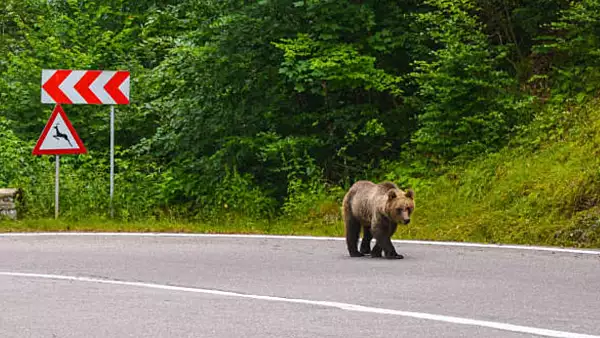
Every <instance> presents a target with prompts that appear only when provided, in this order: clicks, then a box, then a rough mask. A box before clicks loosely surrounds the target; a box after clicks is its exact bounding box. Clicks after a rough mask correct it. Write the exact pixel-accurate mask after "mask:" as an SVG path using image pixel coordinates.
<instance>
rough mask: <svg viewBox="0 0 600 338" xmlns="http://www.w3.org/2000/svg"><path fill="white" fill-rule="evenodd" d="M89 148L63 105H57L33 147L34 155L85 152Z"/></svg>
mask: <svg viewBox="0 0 600 338" xmlns="http://www.w3.org/2000/svg"><path fill="white" fill-rule="evenodd" d="M85 153H87V149H85V146H84V145H83V142H81V139H80V138H79V135H77V132H76V131H75V128H73V125H72V124H71V121H69V119H68V118H67V115H66V114H65V111H64V110H63V109H62V107H61V105H59V104H58V105H56V107H55V108H54V111H53V112H52V115H51V116H50V119H49V120H48V123H47V124H46V127H45V128H44V131H42V135H41V136H40V138H39V139H38V141H37V144H36V145H35V148H33V155H73V154H85Z"/></svg>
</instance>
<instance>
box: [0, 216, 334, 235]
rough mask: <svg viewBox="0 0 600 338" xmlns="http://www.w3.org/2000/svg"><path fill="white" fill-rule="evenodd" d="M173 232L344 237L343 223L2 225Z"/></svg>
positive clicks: (6, 225)
mask: <svg viewBox="0 0 600 338" xmlns="http://www.w3.org/2000/svg"><path fill="white" fill-rule="evenodd" d="M64 231H77V232H95V231H99V232H172V233H223V234H232V233H236V234H273V235H313V236H343V233H344V232H343V224H342V223H325V222H291V221H276V222H268V221H255V220H248V219H246V220H238V221H226V222H225V221H224V222H183V221H169V222H167V221H155V220H148V221H136V222H118V221H109V220H101V219H99V220H96V221H85V222H83V221H69V220H61V219H58V220H53V219H52V220H48V219H36V220H30V219H26V220H20V221H0V232H64Z"/></svg>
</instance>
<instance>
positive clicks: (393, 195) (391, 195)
mask: <svg viewBox="0 0 600 338" xmlns="http://www.w3.org/2000/svg"><path fill="white" fill-rule="evenodd" d="M387 195H388V201H391V200H393V199H394V198H396V197H397V195H396V191H394V190H389V191H388V193H387Z"/></svg>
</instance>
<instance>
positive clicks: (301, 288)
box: [0, 235, 600, 338]
mask: <svg viewBox="0 0 600 338" xmlns="http://www.w3.org/2000/svg"><path fill="white" fill-rule="evenodd" d="M395 246H396V248H397V251H398V252H399V253H401V254H403V255H404V256H405V257H406V258H405V259H403V260H386V259H374V258H369V257H363V258H350V257H348V255H347V253H346V250H345V243H344V242H343V241H312V240H298V239H283V238H282V239H271V238H269V239H264V238H221V237H207V238H185V237H178V238H170V237H112V236H84V237H65V236H39V237H3V236H2V235H0V309H1V311H0V337H20V338H24V337H359V336H368V337H535V336H553V335H554V336H564V337H578V336H577V335H576V334H587V335H590V336H592V335H596V336H600V255H590V254H576V253H564V252H563V253H557V252H548V251H539V252H538V251H529V250H516V249H498V248H469V247H445V246H430V245H418V244H395ZM19 273H21V274H23V273H24V274H34V275H19ZM37 274H50V275H55V277H53V276H44V275H37ZM56 276H58V277H56ZM74 277H88V278H90V279H89V280H73V278H74ZM60 278H63V279H60ZM69 278H70V279H69ZM135 283H138V284H135ZM141 283H151V284H141ZM219 291H226V292H231V294H220V293H219ZM263 296H270V297H277V298H268V297H267V298H265V297H263ZM318 302H335V303H318ZM340 302H341V303H344V304H342V306H340V305H339V304H338V303H340ZM359 306H362V307H359ZM402 311H404V312H402ZM415 313H417V315H416V317H419V316H429V315H439V316H445V317H431V318H429V317H428V318H423V317H420V318H416V317H415V315H414V314H415ZM449 317H452V318H449ZM440 318H441V319H440ZM448 318H449V319H448ZM464 320H476V321H486V322H494V323H496V324H498V325H499V326H500V327H493V325H492V327H490V325H487V326H486V325H480V323H481V322H466V323H462V324H461V323H460V322H461V321H464ZM465 324H466V325H465ZM494 325H495V324H494ZM510 325H518V326H522V327H526V328H532V329H535V330H537V331H535V332H534V333H536V334H532V333H525V332H526V331H523V330H522V329H516V330H512V331H511V326H510ZM544 329H545V330H553V331H543V330H544ZM515 331H516V332H515ZM555 331H560V332H558V333H557V332H555ZM581 337H583V336H581Z"/></svg>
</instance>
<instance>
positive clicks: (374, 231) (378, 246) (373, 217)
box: [342, 180, 415, 259]
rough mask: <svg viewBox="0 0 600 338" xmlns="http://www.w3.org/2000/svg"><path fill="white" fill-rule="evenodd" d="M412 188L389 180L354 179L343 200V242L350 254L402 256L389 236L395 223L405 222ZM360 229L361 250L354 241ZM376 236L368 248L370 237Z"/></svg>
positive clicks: (408, 217) (411, 210)
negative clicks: (344, 239) (379, 181)
mask: <svg viewBox="0 0 600 338" xmlns="http://www.w3.org/2000/svg"><path fill="white" fill-rule="evenodd" d="M414 198H415V192H414V191H413V190H412V189H408V190H407V191H406V192H404V191H402V190H400V188H398V186H397V185H396V184H394V183H392V182H381V183H379V184H376V183H373V182H371V181H364V180H363V181H357V182H356V183H354V184H353V185H352V186H351V187H350V189H349V190H348V192H347V193H346V195H345V196H344V201H343V203H342V214H343V219H344V223H345V227H346V244H347V246H348V252H349V253H350V256H351V257H362V256H364V255H366V254H369V253H370V254H371V257H382V254H381V251H382V250H383V252H384V253H385V257H386V258H396V259H402V258H404V256H402V255H400V254H398V253H397V252H396V249H395V248H394V245H393V244H392V240H391V237H392V235H394V233H395V232H396V227H397V225H398V223H403V224H408V223H409V222H410V216H411V214H412V212H413V210H414V209H415V200H414ZM361 228H362V229H363V239H362V241H361V245H360V251H359V250H358V247H357V244H358V239H359V237H360V229H361ZM373 238H375V241H376V242H375V246H374V247H373V250H371V240H372V239H373Z"/></svg>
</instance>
